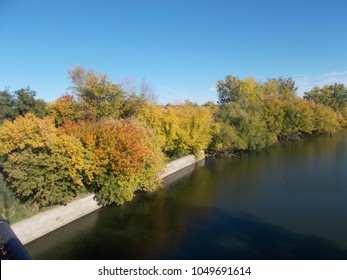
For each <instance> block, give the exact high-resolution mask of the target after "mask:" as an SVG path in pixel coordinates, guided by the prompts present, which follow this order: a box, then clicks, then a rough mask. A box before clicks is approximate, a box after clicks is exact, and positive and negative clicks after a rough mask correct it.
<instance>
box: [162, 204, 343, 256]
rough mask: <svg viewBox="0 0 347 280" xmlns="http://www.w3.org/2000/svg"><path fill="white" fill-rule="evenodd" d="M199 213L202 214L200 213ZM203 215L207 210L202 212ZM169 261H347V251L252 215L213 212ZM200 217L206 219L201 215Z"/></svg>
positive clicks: (214, 210) (197, 224) (200, 220)
mask: <svg viewBox="0 0 347 280" xmlns="http://www.w3.org/2000/svg"><path fill="white" fill-rule="evenodd" d="M197 211H201V209H200V210H198V209H197ZM202 211H204V210H202ZM208 212H209V213H206V212H205V215H207V216H208V219H206V217H205V218H204V219H198V220H195V222H194V228H195V229H194V230H192V229H191V230H190V234H189V236H186V238H185V239H184V240H183V242H182V244H181V245H180V247H181V250H180V251H179V252H174V253H173V254H172V255H170V256H156V257H158V258H164V259H166V258H168V259H254V260H261V259H265V260H282V259H285V260H287V259H289V260H292V259H294V260H305V259H310V260H311V259H312V260H319V259H329V260H337V259H347V250H346V249H343V248H339V247H338V246H337V245H336V244H334V243H333V242H331V241H329V240H326V239H322V238H319V237H315V236H308V235H301V234H297V233H294V232H291V231H288V230H286V229H285V228H283V227H281V226H277V225H271V224H267V223H263V222H262V221H259V220H257V219H256V218H255V217H252V216H249V215H245V214H244V215H232V214H230V213H226V212H223V211H220V210H218V209H210V210H209V211H208ZM199 215H203V214H202V213H201V212H200V214H199Z"/></svg>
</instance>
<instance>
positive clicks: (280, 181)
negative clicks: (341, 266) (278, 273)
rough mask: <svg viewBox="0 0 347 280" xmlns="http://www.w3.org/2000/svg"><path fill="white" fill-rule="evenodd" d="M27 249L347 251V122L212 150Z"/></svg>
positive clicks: (81, 255)
mask: <svg viewBox="0 0 347 280" xmlns="http://www.w3.org/2000/svg"><path fill="white" fill-rule="evenodd" d="M26 248H27V250H28V251H29V253H30V254H31V255H32V256H33V258H35V259H347V131H346V130H344V131H341V132H339V133H336V134H335V135H334V136H333V137H330V136H321V137H317V138H314V137H312V138H307V139H305V140H303V141H299V142H294V143H279V144H277V145H275V146H273V147H270V148H267V149H265V150H263V151H260V152H257V153H252V154H243V155H242V156H241V157H240V158H239V159H232V160H229V159H208V160H206V161H205V162H200V163H199V165H198V166H197V167H195V168H194V167H191V168H188V169H185V170H183V171H181V172H179V173H178V174H175V175H173V176H171V177H169V178H168V179H167V180H166V186H165V188H163V189H161V190H159V191H157V192H155V193H152V194H138V195H137V196H136V199H135V200H134V201H133V202H131V203H128V204H126V205H123V206H111V207H106V208H103V209H101V210H99V211H96V212H94V213H92V214H90V215H88V216H85V217H83V218H81V219H79V220H77V221H75V222H73V223H71V224H69V225H66V226H65V227H63V228H61V229H58V230H56V231H54V232H52V233H50V234H48V235H46V236H44V237H42V238H40V239H38V240H35V241H33V242H31V243H29V244H28V245H27V246H26Z"/></svg>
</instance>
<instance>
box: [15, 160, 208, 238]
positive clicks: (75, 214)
mask: <svg viewBox="0 0 347 280" xmlns="http://www.w3.org/2000/svg"><path fill="white" fill-rule="evenodd" d="M204 158H205V155H204V154H203V153H201V155H199V156H198V157H195V156H193V155H189V156H186V157H183V158H180V159H177V160H174V161H172V162H169V163H168V164H167V165H166V167H165V168H164V170H163V171H162V173H161V174H160V177H161V178H165V177H167V176H169V175H171V174H173V173H175V172H177V171H179V170H182V169H184V168H186V167H188V166H190V165H193V164H195V163H197V162H198V161H200V160H202V159H204ZM94 197H95V195H94V194H91V195H89V196H87V197H84V198H81V199H79V200H76V201H73V202H71V203H68V204H67V205H64V206H58V207H56V208H53V209H50V210H47V211H45V212H42V213H40V214H37V215H35V216H33V217H31V218H28V219H25V220H23V221H21V222H18V223H15V224H13V225H11V228H12V230H13V231H14V232H15V234H16V235H17V237H18V238H19V240H20V241H21V242H22V244H27V243H29V242H31V241H33V240H35V239H37V238H39V237H42V236H44V235H45V234H47V233H49V232H51V231H54V230H56V229H58V228H60V227H62V226H64V225H66V224H68V223H71V222H73V221H75V220H77V219H79V218H81V217H83V216H85V215H87V214H89V213H91V212H93V211H96V210H98V209H100V208H101V207H102V206H101V205H99V204H98V203H97V201H96V200H95V199H94Z"/></svg>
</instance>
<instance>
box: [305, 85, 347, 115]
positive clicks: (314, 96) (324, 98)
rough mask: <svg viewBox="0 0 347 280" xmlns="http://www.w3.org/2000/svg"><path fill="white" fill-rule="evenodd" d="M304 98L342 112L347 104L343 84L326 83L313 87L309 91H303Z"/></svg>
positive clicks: (346, 94)
mask: <svg viewBox="0 0 347 280" xmlns="http://www.w3.org/2000/svg"><path fill="white" fill-rule="evenodd" d="M304 98H305V99H307V100H311V101H313V102H315V103H319V104H323V105H326V106H329V107H331V108H333V109H334V110H335V111H337V112H341V113H343V111H344V109H345V107H346V105H347V89H346V87H345V86H344V84H337V83H335V84H333V85H326V86H323V87H321V88H320V87H318V86H316V87H314V88H313V89H312V90H311V91H309V92H305V93H304Z"/></svg>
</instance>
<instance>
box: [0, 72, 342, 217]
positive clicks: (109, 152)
mask: <svg viewBox="0 0 347 280" xmlns="http://www.w3.org/2000/svg"><path fill="white" fill-rule="evenodd" d="M68 73H69V78H70V80H71V91H72V94H66V95H64V96H62V97H60V98H59V99H57V100H55V101H54V102H49V103H47V102H45V101H43V100H41V99H36V98H35V96H36V93H35V92H34V91H33V90H31V89H30V88H24V89H21V90H17V91H15V92H13V93H10V92H9V90H4V91H1V92H0V107H1V111H0V112H1V113H0V124H1V126H0V171H1V175H0V176H1V177H0V181H1V188H2V189H4V191H3V193H4V194H6V196H9V195H12V194H13V196H14V197H15V198H16V199H18V200H19V201H20V202H21V203H31V204H35V205H37V206H38V207H43V206H50V205H56V204H65V203H68V202H69V201H71V199H72V198H73V197H75V196H77V195H79V194H81V193H84V192H88V193H90V192H94V193H95V194H96V197H97V199H98V200H99V202H100V203H102V204H105V205H106V204H111V203H117V204H122V203H124V202H125V201H130V200H131V199H132V198H133V197H134V193H135V192H136V191H138V190H143V191H152V190H155V189H157V188H158V187H160V186H161V180H160V178H159V174H160V170H162V168H163V166H164V164H165V162H167V161H168V160H170V159H174V158H179V157H182V156H184V155H187V154H198V153H199V152H200V151H201V150H207V151H209V152H210V153H212V154H228V155H230V154H233V153H236V152H238V151H242V150H258V149H262V148H264V147H266V146H269V145H272V144H274V143H275V142H277V141H279V140H293V139H297V138H300V137H303V136H305V135H310V134H321V133H333V132H335V131H337V130H338V129H340V128H341V127H342V126H346V123H347V121H346V119H347V105H346V104H347V90H346V88H345V86H344V85H343V84H334V85H327V86H323V87H321V88H320V87H314V88H313V89H312V90H311V91H309V92H306V93H305V95H304V98H300V97H298V96H297V94H296V91H297V88H296V86H295V82H294V81H293V80H292V79H291V78H287V79H284V78H279V79H268V80H267V81H266V82H259V81H257V80H255V79H253V78H246V79H239V78H238V77H234V76H227V77H225V78H224V79H222V80H219V81H217V83H216V87H217V92H218V103H217V104H215V103H213V102H208V103H206V104H204V105H197V104H194V103H191V102H189V101H186V102H185V103H184V104H180V105H166V106H163V105H158V104H156V103H155V101H154V98H153V90H152V89H151V87H150V86H149V85H148V84H146V83H142V84H141V85H139V86H137V85H135V84H134V83H133V84H131V83H130V84H129V83H127V84H116V83H114V82H113V81H112V79H111V78H110V77H109V76H108V75H106V74H100V73H95V72H94V71H93V70H86V69H84V68H83V67H81V66H78V67H76V68H74V69H71V70H69V72H68ZM2 199H4V198H2ZM2 204H3V205H4V201H3V202H2ZM4 207H5V206H2V208H4ZM3 212H4V211H3Z"/></svg>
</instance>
